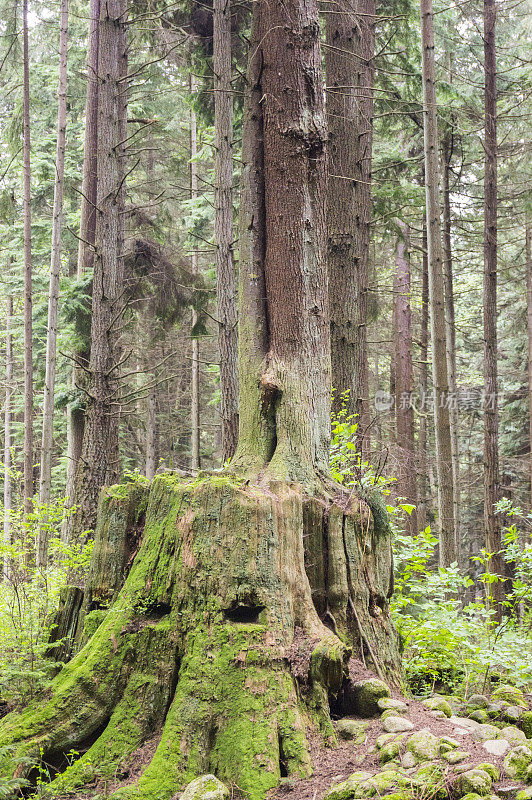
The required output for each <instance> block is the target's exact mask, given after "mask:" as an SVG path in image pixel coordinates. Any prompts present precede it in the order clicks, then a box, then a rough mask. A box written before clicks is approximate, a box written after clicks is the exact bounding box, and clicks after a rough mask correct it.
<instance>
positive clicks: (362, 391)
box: [325, 0, 375, 453]
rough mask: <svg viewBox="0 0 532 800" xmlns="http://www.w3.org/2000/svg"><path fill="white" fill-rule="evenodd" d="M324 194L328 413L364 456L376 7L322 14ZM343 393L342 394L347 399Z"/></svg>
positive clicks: (365, 2) (364, 4)
mask: <svg viewBox="0 0 532 800" xmlns="http://www.w3.org/2000/svg"><path fill="white" fill-rule="evenodd" d="M325 19H326V50H325V65H326V75H327V120H328V126H329V189H328V195H327V226H328V238H327V261H328V273H329V302H330V309H331V311H330V313H331V362H332V384H333V387H334V390H335V394H334V399H333V409H334V410H336V411H338V410H339V409H340V408H341V407H342V403H343V402H347V408H348V410H349V412H350V413H355V414H358V415H359V419H358V424H359V431H358V433H359V437H358V439H359V446H360V447H361V449H362V451H363V452H364V453H367V451H368V449H369V448H368V434H367V431H368V427H369V400H368V364H367V348H366V332H367V328H366V326H367V302H368V263H369V245H370V221H371V156H372V142H373V75H374V65H373V56H374V51H375V2H374V0H361V2H359V3H357V4H356V7H355V4H354V3H353V0H342V2H341V3H340V5H339V6H335V7H334V9H333V10H332V11H329V12H327V11H326V12H325ZM346 392H347V393H348V394H347V395H346Z"/></svg>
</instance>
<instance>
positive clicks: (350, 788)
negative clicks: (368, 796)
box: [323, 772, 373, 800]
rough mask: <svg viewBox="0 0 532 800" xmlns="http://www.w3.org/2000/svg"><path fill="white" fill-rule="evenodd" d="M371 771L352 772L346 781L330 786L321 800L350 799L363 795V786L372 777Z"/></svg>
mask: <svg viewBox="0 0 532 800" xmlns="http://www.w3.org/2000/svg"><path fill="white" fill-rule="evenodd" d="M372 777H373V776H372V774H371V772H354V773H353V774H352V775H350V776H349V778H348V779H347V780H346V781H343V782H342V783H338V784H336V786H332V787H331V788H330V789H329V791H328V792H327V794H326V795H325V796H324V798H323V800H351V798H353V797H361V796H363V790H364V787H367V786H368V781H369V780H370V779H371V778H372Z"/></svg>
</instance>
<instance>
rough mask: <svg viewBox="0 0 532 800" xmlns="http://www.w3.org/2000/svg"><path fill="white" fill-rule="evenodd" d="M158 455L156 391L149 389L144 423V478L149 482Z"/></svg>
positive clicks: (153, 388) (154, 471) (153, 474)
mask: <svg viewBox="0 0 532 800" xmlns="http://www.w3.org/2000/svg"><path fill="white" fill-rule="evenodd" d="M158 455H159V426H158V425H157V390H156V387H155V386H152V387H151V388H150V391H149V394H148V415H147V421H146V477H147V478H149V479H150V480H151V479H152V478H153V477H154V476H155V473H156V471H157V461H158Z"/></svg>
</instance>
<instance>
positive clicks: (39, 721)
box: [0, 0, 398, 800]
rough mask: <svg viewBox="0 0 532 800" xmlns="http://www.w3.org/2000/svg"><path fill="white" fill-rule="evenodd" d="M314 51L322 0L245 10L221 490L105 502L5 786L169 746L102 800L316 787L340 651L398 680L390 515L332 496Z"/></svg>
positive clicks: (343, 669)
mask: <svg viewBox="0 0 532 800" xmlns="http://www.w3.org/2000/svg"><path fill="white" fill-rule="evenodd" d="M319 42H320V34H319V24H318V9H317V2H316V0H285V2H280V0H274V1H273V2H265V0H260V1H259V2H258V3H256V4H255V8H254V19H253V30H252V44H251V48H250V53H251V56H250V64H249V70H248V93H247V102H246V111H245V129H244V146H243V160H244V168H243V197H242V201H241V209H242V213H241V238H240V330H239V348H240V351H239V365H240V435H239V445H238V449H237V452H236V454H235V457H234V459H233V461H232V464H231V469H230V470H226V471H225V472H221V473H217V474H206V473H200V474H199V475H195V476H191V477H186V476H179V475H175V474H171V473H167V474H162V475H158V476H156V477H155V479H154V480H153V482H152V483H151V484H148V483H147V482H146V485H145V486H144V485H142V484H141V485H139V484H138V483H137V484H129V485H123V486H118V487H112V488H111V489H108V490H104V491H103V492H102V495H101V497H100V505H99V518H98V526H97V531H96V542H95V549H94V554H93V560H92V564H91V569H90V574H89V577H88V585H87V587H86V591H85V598H84V605H83V609H82V614H83V630H84V636H83V642H82V643H81V644H82V645H83V646H82V649H81V650H80V652H79V653H78V654H77V655H76V656H75V657H74V658H73V659H72V660H71V661H70V662H69V663H68V664H66V665H65V666H64V667H63V669H62V670H61V672H60V673H59V674H58V676H57V677H56V678H55V680H54V683H53V686H52V691H51V694H50V695H49V696H48V697H46V698H45V699H43V700H42V701H41V702H39V703H36V704H33V705H32V706H30V707H28V708H27V709H25V710H24V711H23V712H22V713H20V714H11V715H9V716H8V717H6V718H5V719H4V720H3V721H2V723H1V727H0V746H1V745H11V746H12V747H13V748H14V751H12V752H11V754H10V755H9V757H8V759H7V761H8V763H7V764H6V769H8V768H9V767H10V765H11V767H12V768H13V769H15V770H16V771H17V774H19V775H20V774H23V773H24V772H29V771H30V766H29V764H31V763H35V762H37V761H38V760H39V759H40V758H42V759H44V760H45V761H46V762H47V763H51V764H52V765H53V766H54V768H55V769H56V770H57V776H56V778H55V780H54V781H53V782H52V784H51V789H52V791H54V792H55V793H56V796H57V795H59V796H61V794H62V793H63V794H66V793H68V792H72V791H75V790H76V789H78V788H80V787H85V788H84V792H85V793H86V792H87V791H90V789H89V790H88V789H87V788H86V787H87V786H90V785H91V784H92V785H93V786H94V782H95V781H96V780H97V779H102V778H104V779H105V778H107V779H108V780H110V781H112V780H113V778H116V776H117V774H119V773H120V770H121V765H122V764H123V763H124V759H125V760H126V761H127V757H128V756H130V755H131V754H132V753H133V752H134V751H135V750H136V749H137V748H138V747H139V746H140V745H142V743H143V742H144V741H146V739H148V738H150V737H152V736H153V735H154V733H156V732H160V733H161V738H160V740H159V743H158V746H157V749H156V750H155V753H154V755H153V758H152V759H151V761H150V762H149V764H147V766H146V767H145V769H144V771H143V772H142V774H141V775H140V777H139V778H138V780H137V781H136V782H135V783H129V784H127V785H124V786H122V787H118V788H116V790H115V791H114V792H113V794H112V795H111V796H112V797H114V798H143V800H165V798H168V800H170V798H172V797H173V795H174V794H175V793H176V791H178V790H179V788H180V787H181V786H182V785H183V784H184V783H186V782H187V781H189V780H191V779H192V778H193V777H195V776H196V775H198V774H201V773H204V772H207V771H210V772H214V773H215V774H217V775H218V777H219V778H220V779H221V780H223V781H225V782H226V783H228V784H230V785H232V786H233V787H234V788H235V789H236V790H237V791H239V792H241V793H243V794H244V795H245V796H247V797H249V798H251V800H262V798H264V797H265V795H266V793H267V791H268V790H269V789H270V788H272V787H273V786H275V785H276V784H277V783H278V782H279V780H280V777H281V776H282V775H291V776H306V775H309V774H310V773H311V770H312V765H311V758H310V744H309V742H310V737H311V735H313V736H319V737H321V739H322V741H323V742H324V743H326V744H334V741H335V733H334V728H333V726H332V724H331V708H336V709H337V710H339V709H341V706H342V704H343V705H344V708H347V706H348V704H349V702H350V698H351V696H352V693H351V692H350V684H349V659H350V657H351V655H352V653H353V651H354V652H356V653H360V655H361V657H362V658H366V659H368V660H371V659H372V660H373V662H374V666H375V668H376V670H377V671H378V672H379V673H381V674H384V673H385V672H387V673H388V674H390V675H393V674H394V673H395V671H396V670H397V663H398V651H397V641H396V637H395V634H394V631H393V627H392V626H391V622H390V618H389V614H388V598H389V596H390V593H391V574H392V570H391V566H392V564H391V548H390V537H389V528H388V526H387V521H386V515H385V513H384V512H383V511H382V510H381V509H380V507H379V506H378V504H377V503H376V501H374V500H372V499H371V498H369V499H368V502H366V501H365V500H363V499H361V498H358V497H355V496H354V495H353V494H350V495H346V494H344V493H342V490H341V489H340V487H338V486H335V485H334V484H333V483H332V482H331V481H330V479H329V477H328V466H327V464H328V449H329V406H330V352H329V350H330V345H329V316H328V298H327V277H326V259H325V252H324V247H325V242H326V215H325V190H326V139H327V130H326V122H325V113H324V107H323V85H322V74H321V55H320V43H319ZM376 654H378V656H377V655H376ZM71 750H75V751H77V752H78V753H80V754H81V757H80V758H78V760H76V761H75V762H74V763H73V764H71V765H70V766H67V763H66V759H65V755H66V754H68V753H69V751H71ZM2 752H5V751H2ZM65 767H66V768H65ZM30 777H31V773H30ZM93 791H96V790H93Z"/></svg>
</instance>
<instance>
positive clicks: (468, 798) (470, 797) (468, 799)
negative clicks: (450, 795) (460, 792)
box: [462, 792, 489, 800]
mask: <svg viewBox="0 0 532 800" xmlns="http://www.w3.org/2000/svg"><path fill="white" fill-rule="evenodd" d="M488 797H489V795H488ZM462 800H481V796H480V795H479V794H476V793H475V792H469V794H465V795H464V796H463V797H462Z"/></svg>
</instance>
